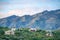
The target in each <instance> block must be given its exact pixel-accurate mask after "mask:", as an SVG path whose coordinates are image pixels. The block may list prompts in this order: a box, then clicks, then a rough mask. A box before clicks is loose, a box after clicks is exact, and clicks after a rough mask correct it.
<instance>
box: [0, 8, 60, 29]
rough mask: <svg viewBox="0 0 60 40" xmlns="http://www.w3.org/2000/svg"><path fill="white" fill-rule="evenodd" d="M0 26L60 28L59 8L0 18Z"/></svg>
mask: <svg viewBox="0 0 60 40" xmlns="http://www.w3.org/2000/svg"><path fill="white" fill-rule="evenodd" d="M0 26H3V27H16V28H21V27H24V28H25V27H28V28H29V27H36V28H40V29H43V30H56V29H60V9H57V10H51V11H48V10H45V11H43V12H41V13H37V14H35V15H32V16H31V15H24V16H22V17H19V16H16V15H12V16H9V17H6V18H2V19H0Z"/></svg>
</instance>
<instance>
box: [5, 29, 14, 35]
mask: <svg viewBox="0 0 60 40" xmlns="http://www.w3.org/2000/svg"><path fill="white" fill-rule="evenodd" d="M5 34H6V35H14V31H11V30H8V31H5Z"/></svg>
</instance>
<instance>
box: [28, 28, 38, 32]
mask: <svg viewBox="0 0 60 40" xmlns="http://www.w3.org/2000/svg"><path fill="white" fill-rule="evenodd" d="M29 31H33V32H34V31H37V29H36V28H30V29H29Z"/></svg>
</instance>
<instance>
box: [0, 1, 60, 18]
mask: <svg viewBox="0 0 60 40" xmlns="http://www.w3.org/2000/svg"><path fill="white" fill-rule="evenodd" d="M56 9H60V0H0V18H3V17H7V16H11V15H18V16H23V15H33V14H36V13H38V12H42V11H44V10H56Z"/></svg>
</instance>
